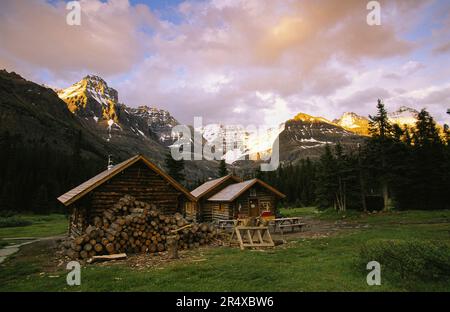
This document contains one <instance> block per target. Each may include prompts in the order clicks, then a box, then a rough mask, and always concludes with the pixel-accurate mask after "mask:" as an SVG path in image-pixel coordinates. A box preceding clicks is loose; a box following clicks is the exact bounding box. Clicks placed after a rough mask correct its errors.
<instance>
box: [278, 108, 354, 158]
mask: <svg viewBox="0 0 450 312" xmlns="http://www.w3.org/2000/svg"><path fill="white" fill-rule="evenodd" d="M362 140H363V137H361V136H360V135H358V134H356V133H353V132H351V131H349V130H346V129H344V128H343V127H341V126H339V125H337V124H335V123H333V122H331V121H329V120H327V119H326V118H323V117H314V116H311V115H308V114H304V113H299V114H297V115H296V116H295V117H294V118H292V119H290V120H288V121H287V122H286V123H285V125H284V131H282V132H281V133H280V141H279V142H280V159H281V160H282V161H288V162H291V161H294V162H295V161H296V160H298V159H301V158H306V157H311V158H316V157H319V156H320V155H321V154H322V151H323V147H324V146H325V145H326V144H330V145H333V144H336V143H338V142H340V143H341V144H342V145H343V146H344V148H353V147H356V145H357V143H360V142H362Z"/></svg>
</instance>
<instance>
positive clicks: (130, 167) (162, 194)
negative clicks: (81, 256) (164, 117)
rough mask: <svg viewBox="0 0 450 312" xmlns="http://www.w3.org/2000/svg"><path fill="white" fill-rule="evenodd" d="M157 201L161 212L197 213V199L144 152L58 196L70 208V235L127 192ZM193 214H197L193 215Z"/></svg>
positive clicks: (138, 198)
mask: <svg viewBox="0 0 450 312" xmlns="http://www.w3.org/2000/svg"><path fill="white" fill-rule="evenodd" d="M126 194H128V195H131V196H133V197H135V198H136V199H137V200H139V201H144V202H148V203H153V204H155V205H156V206H157V207H158V209H159V210H160V212H161V213H162V214H166V215H168V214H174V213H176V212H180V213H183V214H185V215H186V216H187V217H190V216H189V212H192V213H195V212H196V210H197V209H196V206H197V199H196V198H195V197H194V196H193V195H191V194H190V193H189V191H188V190H187V189H185V188H184V187H183V186H182V185H181V184H179V183H178V182H177V181H175V180H174V179H173V178H171V177H170V176H169V175H167V174H166V173H165V172H164V171H162V170H161V169H159V168H158V167H157V166H156V165H155V164H153V163H152V162H151V161H149V160H148V159H146V158H145V157H144V156H142V155H136V156H134V157H132V158H130V159H128V160H125V161H124V162H122V163H120V164H117V165H115V166H113V167H111V168H109V169H108V170H105V171H103V172H101V173H100V174H98V175H96V176H95V177H93V178H91V179H89V180H87V181H86V182H84V183H82V184H81V185H79V186H77V187H75V188H74V189H72V190H70V191H68V192H67V193H65V194H63V195H61V196H60V197H58V200H59V201H60V202H61V203H63V204H64V205H65V206H66V207H68V208H69V209H70V222H69V236H77V235H80V234H81V233H82V232H83V231H84V230H85V228H86V227H87V226H88V225H89V224H92V223H93V220H94V218H95V217H96V216H101V215H102V213H103V211H104V210H106V209H108V208H110V207H111V206H113V205H114V204H115V203H116V202H117V201H118V200H119V199H120V198H122V197H123V196H124V195H126ZM192 217H194V216H192Z"/></svg>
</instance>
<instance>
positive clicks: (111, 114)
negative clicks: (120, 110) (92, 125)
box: [57, 76, 119, 122]
mask: <svg viewBox="0 0 450 312" xmlns="http://www.w3.org/2000/svg"><path fill="white" fill-rule="evenodd" d="M57 93H58V96H59V97H60V98H61V99H62V100H63V101H64V102H66V103H67V107H68V108H69V110H70V111H71V112H72V113H75V114H76V115H78V116H80V117H88V118H93V119H94V120H95V121H98V120H99V119H105V120H110V119H112V120H113V121H114V122H117V112H116V104H117V103H118V100H119V95H118V93H117V91H116V90H115V89H113V88H110V87H108V85H107V83H106V82H105V81H104V80H103V79H102V78H100V77H98V76H86V77H84V78H83V79H81V80H80V81H78V82H77V83H75V84H73V85H72V86H70V87H68V88H66V89H61V90H59V91H58V92H57Z"/></svg>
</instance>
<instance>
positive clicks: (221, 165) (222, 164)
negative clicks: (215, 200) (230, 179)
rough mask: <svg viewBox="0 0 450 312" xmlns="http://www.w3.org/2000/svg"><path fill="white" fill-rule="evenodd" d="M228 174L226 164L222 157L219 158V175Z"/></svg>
mask: <svg viewBox="0 0 450 312" xmlns="http://www.w3.org/2000/svg"><path fill="white" fill-rule="evenodd" d="M227 174H228V169H227V164H226V163H225V160H224V159H221V160H220V163H219V177H224V176H226V175H227Z"/></svg>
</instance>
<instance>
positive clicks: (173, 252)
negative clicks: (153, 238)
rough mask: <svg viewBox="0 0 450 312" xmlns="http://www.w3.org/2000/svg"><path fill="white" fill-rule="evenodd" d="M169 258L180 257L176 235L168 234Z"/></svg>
mask: <svg viewBox="0 0 450 312" xmlns="http://www.w3.org/2000/svg"><path fill="white" fill-rule="evenodd" d="M166 241H167V252H168V255H169V259H178V241H177V236H176V235H169V236H166Z"/></svg>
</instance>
